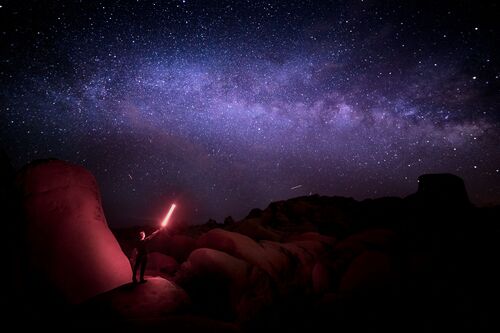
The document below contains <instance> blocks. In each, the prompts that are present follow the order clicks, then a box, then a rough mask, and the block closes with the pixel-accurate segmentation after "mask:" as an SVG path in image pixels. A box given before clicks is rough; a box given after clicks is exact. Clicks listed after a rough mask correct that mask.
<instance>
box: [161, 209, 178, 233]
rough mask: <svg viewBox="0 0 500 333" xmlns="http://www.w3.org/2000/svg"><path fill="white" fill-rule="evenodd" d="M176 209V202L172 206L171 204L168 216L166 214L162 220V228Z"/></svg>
mask: <svg viewBox="0 0 500 333" xmlns="http://www.w3.org/2000/svg"><path fill="white" fill-rule="evenodd" d="M174 209H175V204H172V206H170V209H169V211H168V213H167V216H165V218H164V219H163V222H161V227H162V228H164V227H166V226H167V223H168V220H169V219H170V216H171V215H172V213H173V211H174Z"/></svg>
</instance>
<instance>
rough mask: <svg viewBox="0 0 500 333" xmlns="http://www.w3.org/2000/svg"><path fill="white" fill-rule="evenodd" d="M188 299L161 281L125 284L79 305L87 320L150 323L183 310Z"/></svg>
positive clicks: (188, 301)
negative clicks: (147, 321) (123, 320)
mask: <svg viewBox="0 0 500 333" xmlns="http://www.w3.org/2000/svg"><path fill="white" fill-rule="evenodd" d="M189 303H190V300H189V297H188V295H187V294H186V292H185V291H184V290H182V288H180V287H178V286H177V285H175V284H174V283H172V282H170V281H168V280H165V279H163V278H161V277H147V283H145V284H126V285H122V286H120V287H118V288H115V289H113V290H110V291H107V292H105V293H103V294H100V295H97V296H96V297H93V298H92V299H90V300H88V301H86V302H84V303H82V304H81V305H80V307H79V309H80V313H81V314H85V315H86V316H87V318H88V319H89V320H93V319H94V320H97V319H106V320H112V319H126V320H153V319H160V318H165V317H166V316H168V315H170V314H172V313H177V312H179V311H180V310H183V309H184V308H186V307H187V306H188V305H189Z"/></svg>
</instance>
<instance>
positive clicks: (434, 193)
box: [417, 173, 471, 208]
mask: <svg viewBox="0 0 500 333" xmlns="http://www.w3.org/2000/svg"><path fill="white" fill-rule="evenodd" d="M417 196H418V197H419V198H421V199H422V200H423V201H424V202H425V203H428V204H433V205H441V206H450V205H453V206H455V207H457V208H459V207H469V206H470V205H471V203H470V201H469V196H468V195H467V191H466V189H465V184H464V181H463V180H462V179H461V178H460V177H458V176H455V175H452V174H449V173H444V174H427V175H422V176H420V177H418V191H417Z"/></svg>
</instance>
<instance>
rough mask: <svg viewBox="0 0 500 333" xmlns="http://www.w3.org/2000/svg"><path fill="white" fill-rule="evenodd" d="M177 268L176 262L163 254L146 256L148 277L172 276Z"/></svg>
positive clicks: (155, 253) (156, 253)
mask: <svg viewBox="0 0 500 333" xmlns="http://www.w3.org/2000/svg"><path fill="white" fill-rule="evenodd" d="M178 268H179V264H178V263H177V261H176V260H175V259H174V258H172V257H171V256H167V255H165V254H163V253H159V252H153V253H150V254H149V255H148V264H147V266H146V272H147V273H148V274H149V275H153V276H158V275H172V274H174V273H175V272H176V271H177V269H178Z"/></svg>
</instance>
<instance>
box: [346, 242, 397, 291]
mask: <svg viewBox="0 0 500 333" xmlns="http://www.w3.org/2000/svg"><path fill="white" fill-rule="evenodd" d="M396 277H397V274H396V271H395V268H394V265H393V263H392V262H391V259H390V257H389V256H388V255H386V254H384V253H382V252H378V251H365V252H363V253H362V254H360V255H359V256H357V257H356V258H355V259H354V260H353V261H352V262H351V264H350V265H349V268H348V269H347V271H346V273H345V274H344V275H343V276H342V279H341V281H340V287H339V293H340V294H341V295H352V294H356V295H363V294H364V293H367V292H374V291H375V292H381V291H385V290H386V289H388V288H390V287H391V285H392V284H393V283H394V282H395V281H396Z"/></svg>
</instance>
